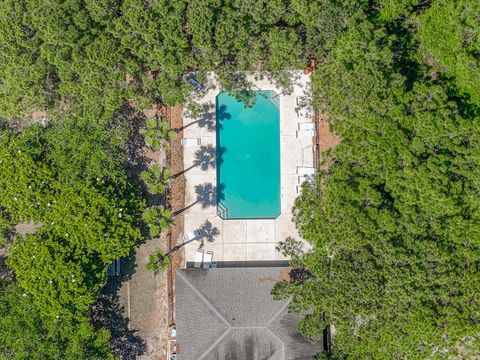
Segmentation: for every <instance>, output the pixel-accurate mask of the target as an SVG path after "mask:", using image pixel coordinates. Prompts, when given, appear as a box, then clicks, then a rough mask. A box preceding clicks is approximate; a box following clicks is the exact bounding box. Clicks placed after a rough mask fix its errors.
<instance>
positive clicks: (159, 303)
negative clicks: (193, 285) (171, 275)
mask: <svg viewBox="0 0 480 360" xmlns="http://www.w3.org/2000/svg"><path fill="white" fill-rule="evenodd" d="M167 239H168V237H167V236H166V235H165V234H164V235H163V236H162V237H161V238H157V239H152V240H148V241H146V242H145V243H143V244H141V245H140V246H138V248H137V250H136V253H135V263H134V264H133V269H132V270H133V273H132V275H131V279H129V280H128V281H126V282H124V283H123V284H122V287H121V288H120V302H121V304H122V306H123V309H124V316H125V317H126V318H127V319H129V322H128V327H129V329H130V331H132V332H133V333H134V334H135V336H137V337H139V338H141V340H142V341H143V342H144V348H143V351H142V353H139V354H136V357H135V359H145V360H147V359H149V360H150V359H152V360H153V359H155V360H163V359H166V358H167V340H168V325H169V324H168V303H167V298H168V296H167V273H165V272H163V273H159V274H158V275H156V276H155V275H154V274H153V273H152V272H151V271H148V270H147V269H146V267H145V266H146V264H147V261H148V257H149V256H150V254H152V253H153V252H154V251H155V250H157V249H158V248H159V247H161V248H163V249H165V248H166V246H165V244H166V243H167Z"/></svg>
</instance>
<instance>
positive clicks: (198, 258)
mask: <svg viewBox="0 0 480 360" xmlns="http://www.w3.org/2000/svg"><path fill="white" fill-rule="evenodd" d="M204 253H205V252H204V251H203V250H197V252H196V253H195V262H194V263H193V267H195V268H200V267H201V266H202V261H203V256H204Z"/></svg>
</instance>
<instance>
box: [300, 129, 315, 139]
mask: <svg viewBox="0 0 480 360" xmlns="http://www.w3.org/2000/svg"><path fill="white" fill-rule="evenodd" d="M314 136H315V130H312V129H306V130H298V131H297V139H305V138H312V137H314Z"/></svg>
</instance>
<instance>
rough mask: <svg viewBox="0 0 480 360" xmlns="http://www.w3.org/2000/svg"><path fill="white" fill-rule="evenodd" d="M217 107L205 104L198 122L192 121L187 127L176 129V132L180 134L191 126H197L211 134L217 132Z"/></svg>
mask: <svg viewBox="0 0 480 360" xmlns="http://www.w3.org/2000/svg"><path fill="white" fill-rule="evenodd" d="M215 111H216V109H215V106H214V104H212V103H208V104H203V105H202V111H201V115H200V118H199V119H198V120H195V121H192V122H191V123H188V124H187V125H184V126H182V127H179V128H176V129H174V130H175V131H176V132H180V131H182V130H184V129H186V128H188V127H189V126H192V125H194V124H197V125H198V126H199V127H201V128H202V129H207V131H209V132H213V131H215Z"/></svg>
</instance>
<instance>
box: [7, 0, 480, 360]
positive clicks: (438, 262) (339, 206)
mask: <svg viewBox="0 0 480 360" xmlns="http://www.w3.org/2000/svg"><path fill="white" fill-rule="evenodd" d="M479 14H480V5H479V3H478V1H474V0H464V1H455V0H431V1H428V0H427V1H420V0H403V1H401V0H398V1H390V2H380V1H350V0H349V1H341V2H340V1H333V0H317V1H308V0H226V1H221V0H192V1H185V0H170V1H167V0H160V1H143V0H124V1H114V0H82V1H78V0H67V1H60V0H54V1H49V2H45V1H39V0H15V1H14V0H2V1H1V6H0V124H1V132H0V165H1V176H0V234H1V235H2V236H1V239H2V240H1V241H0V243H3V244H4V245H3V246H4V247H5V251H6V253H8V260H7V266H6V267H2V269H0V272H1V277H0V358H4V359H12V358H14V359H24V358H29V359H46V358H65V359H80V358H81V359H107V358H113V356H114V353H113V351H112V348H111V346H110V345H109V342H108V337H109V336H108V331H106V330H105V329H101V328H96V327H94V326H92V325H91V324H90V321H89V317H88V315H89V314H88V310H89V308H90V306H91V305H92V303H93V302H94V301H95V298H96V296H97V295H98V293H99V291H100V290H101V288H102V286H103V285H104V283H105V276H106V274H105V267H106V265H108V264H109V263H110V262H111V261H112V260H113V259H115V258H117V257H119V256H126V255H128V254H130V253H131V251H132V249H133V247H134V246H135V244H136V243H138V241H141V240H143V239H146V238H148V237H149V236H150V235H151V234H158V232H159V231H160V230H161V228H162V227H165V226H167V224H168V223H169V218H170V214H169V213H165V212H163V209H160V210H159V209H148V210H147V209H146V202H145V195H144V193H143V192H142V191H141V189H142V188H144V190H145V191H148V190H151V189H153V188H155V189H157V190H158V186H160V187H161V188H163V187H164V184H163V182H164V181H165V176H166V175H165V172H161V171H156V170H154V169H153V170H152V169H150V170H149V171H147V172H144V173H143V175H142V178H136V177H135V176H132V173H135V172H134V171H132V168H135V169H137V168H138V165H139V164H138V159H136V148H135V146H134V145H132V144H135V141H136V139H137V136H138V134H139V133H140V134H142V133H143V134H145V135H147V137H148V141H149V145H150V146H152V148H153V147H154V146H155V147H157V146H160V145H161V144H162V142H165V141H167V140H168V137H169V136H170V135H169V129H168V128H164V125H163V123H162V122H161V121H160V120H159V122H158V123H157V124H153V123H152V122H150V123H145V119H142V118H141V116H140V115H139V113H140V110H143V109H145V108H149V107H151V106H152V105H153V104H167V105H173V104H178V103H185V102H186V101H188V93H189V92H190V91H191V87H190V85H189V84H188V82H186V81H185V75H186V74H187V73H188V72H192V71H195V72H196V74H197V76H198V77H199V78H200V79H201V77H202V72H204V71H212V70H213V71H215V72H216V73H217V74H218V75H219V77H220V79H221V81H222V84H223V86H225V87H226V88H227V89H230V90H238V89H242V88H243V87H244V86H245V83H244V77H243V75H242V74H243V73H242V71H245V70H259V71H263V72H265V73H267V72H268V73H271V74H273V76H274V78H275V79H276V80H277V81H279V82H281V83H285V82H286V81H288V71H287V70H289V69H302V68H304V67H306V66H307V65H308V64H309V62H310V60H312V59H316V60H318V66H317V70H316V72H315V73H314V74H313V75H312V76H313V77H312V81H313V87H314V88H313V91H314V93H313V95H314V101H315V107H316V108H317V109H319V110H320V111H322V112H324V113H325V114H327V116H328V119H329V121H330V122H331V124H332V126H333V129H334V130H335V131H336V132H337V133H338V134H339V135H340V137H341V138H342V142H341V143H340V145H338V146H337V147H336V148H335V149H333V150H332V151H331V152H329V153H328V154H324V156H323V159H324V162H325V163H324V164H323V165H322V168H324V169H325V171H324V172H322V173H321V174H319V176H318V178H317V180H316V182H315V184H313V185H311V186H304V189H303V191H302V195H301V196H300V198H299V199H298V200H297V202H296V208H295V220H296V222H297V225H298V227H299V229H300V231H301V234H302V235H303V237H304V238H305V239H306V240H308V241H309V242H310V243H311V244H312V245H313V248H312V249H311V250H310V251H308V252H306V253H304V252H299V251H297V249H296V247H295V246H290V247H288V249H289V250H290V253H291V254H292V255H293V260H292V266H293V267H294V268H295V269H296V270H295V271H294V273H295V274H298V276H296V277H295V279H294V281H292V282H291V283H280V284H278V286H277V287H276V289H275V296H279V297H283V296H292V297H293V303H292V310H295V311H299V312H301V313H303V314H305V317H304V320H303V322H302V323H301V324H300V330H301V331H302V332H303V333H304V334H305V335H308V336H309V337H310V338H312V339H316V338H318V337H319V336H320V335H321V334H322V331H323V329H324V328H325V326H326V325H328V324H334V325H335V328H336V332H337V335H336V337H335V338H334V348H333V353H332V354H328V356H329V357H330V358H338V359H402V358H409V359H426V358H432V359H436V358H438V359H443V358H449V357H451V358H453V357H454V356H457V358H466V359H468V358H475V356H480V354H479V353H478V349H479V348H480V338H479V334H480V315H479V314H480V305H479V299H478V296H479V295H478V294H480V281H479V279H480V266H479V264H480V262H479V261H480V259H479V254H480V211H479V206H480V170H479V164H480V122H479V119H480V70H479V68H480V35H479V32H480V18H479ZM35 112H41V113H45V114H46V117H47V119H48V121H47V122H46V123H44V124H43V125H42V124H38V123H35V124H33V123H32V121H31V119H32V114H33V113H35ZM140 127H143V128H144V130H139V128H140ZM137 170H138V169H137ZM167 175H168V174H167ZM167 177H168V176H167ZM142 179H143V181H145V182H146V184H143V183H142ZM152 179H153V180H152ZM155 179H157V180H158V181H157V180H155ZM150 180H152V181H153V183H152V182H151V181H150ZM158 183H160V185H158ZM139 184H143V185H139ZM157 185H158V186H157ZM155 191H156V190H155ZM153 211H161V214H160V215H162V214H163V215H162V217H161V219H162V221H159V222H158V223H157V222H156V220H155V221H149V219H150V220H152V212H153ZM163 217H165V219H164V220H163ZM157 220H158V219H157ZM19 223H35V224H37V225H38V226H39V228H38V229H37V230H36V231H35V232H33V233H31V234H26V235H20V234H17V235H16V236H15V241H14V242H13V243H12V238H13V236H12V233H13V229H14V226H15V225H17V224H19ZM149 233H150V234H149ZM0 264H1V262H0ZM117 355H118V354H117ZM324 355H325V354H324ZM325 356H327V355H325Z"/></svg>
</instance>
